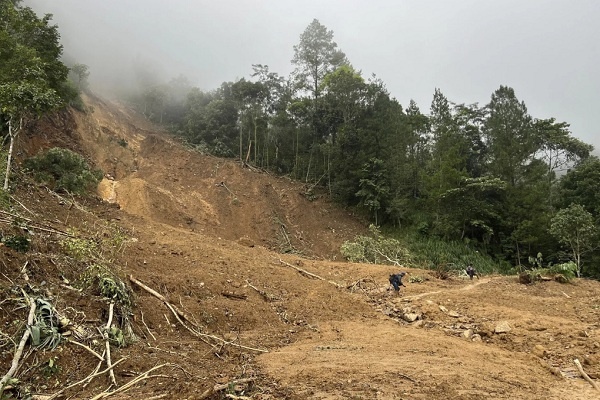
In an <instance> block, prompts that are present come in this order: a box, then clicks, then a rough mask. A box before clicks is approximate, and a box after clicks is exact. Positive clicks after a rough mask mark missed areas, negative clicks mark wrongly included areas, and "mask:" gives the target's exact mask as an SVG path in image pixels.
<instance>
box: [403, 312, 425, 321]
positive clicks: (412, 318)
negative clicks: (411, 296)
mask: <svg viewBox="0 0 600 400" xmlns="http://www.w3.org/2000/svg"><path fill="white" fill-rule="evenodd" d="M402 319H403V320H405V321H406V322H415V321H416V320H418V319H421V314H418V313H406V314H403V315H402Z"/></svg>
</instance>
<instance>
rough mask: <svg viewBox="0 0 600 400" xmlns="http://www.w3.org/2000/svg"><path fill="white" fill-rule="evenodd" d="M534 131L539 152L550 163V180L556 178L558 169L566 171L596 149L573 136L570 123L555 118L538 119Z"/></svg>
mask: <svg viewBox="0 0 600 400" xmlns="http://www.w3.org/2000/svg"><path fill="white" fill-rule="evenodd" d="M533 127H534V131H535V135H536V140H537V141H538V148H539V150H538V154H539V156H540V158H541V159H542V160H543V161H544V162H545V163H546V164H547V165H548V180H549V181H550V182H552V181H553V180H554V179H555V175H556V171H558V172H561V171H565V170H566V169H567V168H569V167H571V166H573V165H577V163H578V162H580V161H581V160H584V159H586V158H587V157H589V155H590V153H591V152H592V150H593V149H594V147H593V146H592V145H589V144H586V143H584V142H582V141H581V140H579V139H576V138H574V137H571V132H570V131H569V124H567V123H566V122H556V120H555V119H554V118H550V119H537V120H535V121H534V125H533Z"/></svg>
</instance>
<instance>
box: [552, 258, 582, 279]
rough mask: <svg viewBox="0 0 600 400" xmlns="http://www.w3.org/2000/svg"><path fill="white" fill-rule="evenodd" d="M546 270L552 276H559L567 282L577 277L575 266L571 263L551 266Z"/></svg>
mask: <svg viewBox="0 0 600 400" xmlns="http://www.w3.org/2000/svg"><path fill="white" fill-rule="evenodd" d="M547 270H548V272H549V273H550V274H552V275H558V274H560V275H562V276H564V277H565V278H566V279H567V280H568V281H570V280H572V279H574V278H575V277H576V276H577V264H575V263H574V262H573V261H569V262H566V263H562V264H554V265H551V266H549V267H548V268H547Z"/></svg>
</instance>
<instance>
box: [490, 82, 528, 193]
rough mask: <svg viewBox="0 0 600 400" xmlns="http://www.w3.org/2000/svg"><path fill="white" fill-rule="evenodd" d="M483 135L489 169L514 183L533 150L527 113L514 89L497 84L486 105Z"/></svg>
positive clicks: (508, 181)
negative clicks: (487, 151) (485, 142)
mask: <svg viewBox="0 0 600 400" xmlns="http://www.w3.org/2000/svg"><path fill="white" fill-rule="evenodd" d="M487 113H488V114H487V119H486V120H485V123H484V127H483V130H484V135H485V137H486V139H487V145H488V150H489V153H488V156H489V162H488V167H489V169H490V172H491V173H492V174H493V175H494V176H497V177H499V178H500V179H502V180H504V181H505V182H507V183H508V185H509V186H511V187H515V186H517V184H518V183H519V181H520V180H521V178H522V177H523V169H524V168H525V166H526V164H527V162H528V161H529V160H530V159H531V157H532V156H533V154H534V153H535V152H536V150H537V146H536V142H535V140H534V139H535V137H534V135H533V129H532V121H531V117H530V116H529V114H528V113H527V107H526V106H525V103H523V102H520V101H519V100H518V99H517V97H516V96H515V91H514V90H513V89H512V88H510V87H507V86H500V88H499V89H498V90H496V91H495V92H494V93H493V94H492V99H491V101H490V103H489V104H488V105H487Z"/></svg>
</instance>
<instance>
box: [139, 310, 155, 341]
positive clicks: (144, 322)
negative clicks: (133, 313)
mask: <svg viewBox="0 0 600 400" xmlns="http://www.w3.org/2000/svg"><path fill="white" fill-rule="evenodd" d="M140 314H142V324H144V326H145V327H146V330H147V331H148V333H149V334H150V336H152V339H154V341H155V342H156V337H154V335H153V334H152V332H150V328H148V325H146V321H144V312H143V311H142V310H140Z"/></svg>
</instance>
